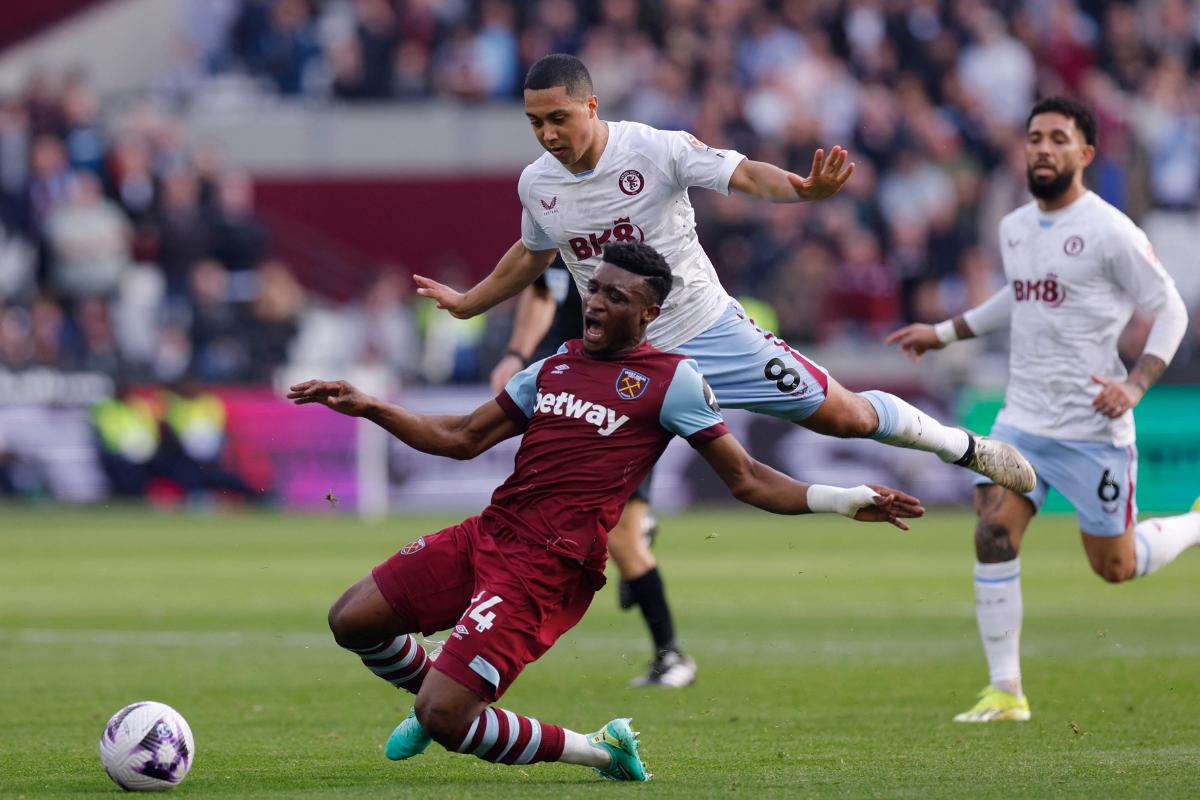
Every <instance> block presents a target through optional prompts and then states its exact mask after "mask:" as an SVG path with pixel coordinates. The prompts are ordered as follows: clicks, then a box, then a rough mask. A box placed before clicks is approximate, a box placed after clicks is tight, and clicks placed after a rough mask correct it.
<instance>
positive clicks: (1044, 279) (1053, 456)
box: [887, 97, 1200, 722]
mask: <svg viewBox="0 0 1200 800" xmlns="http://www.w3.org/2000/svg"><path fill="white" fill-rule="evenodd" d="M1095 144H1096V122H1095V119H1094V118H1093V117H1092V114H1091V112H1090V111H1088V109H1087V108H1086V107H1084V106H1083V105H1081V104H1080V103H1078V102H1077V101H1075V100H1071V99H1069V98H1063V97H1051V98H1046V99H1044V100H1041V101H1039V102H1038V103H1037V104H1036V105H1035V106H1034V107H1033V110H1032V111H1031V112H1030V114H1029V119H1028V123H1027V126H1026V137H1025V161H1026V168H1027V172H1028V180H1029V190H1030V192H1031V193H1032V194H1033V196H1034V198H1035V199H1034V201H1033V202H1030V203H1028V204H1026V205H1024V206H1021V207H1020V208H1018V209H1017V210H1016V211H1013V212H1012V213H1010V214H1009V215H1008V216H1006V217H1005V218H1004V219H1003V220H1002V221H1001V223H1000V250H1001V253H1002V254H1003V260H1004V274H1005V277H1006V278H1007V279H1008V284H1007V285H1006V286H1005V287H1004V288H1003V289H1001V290H1000V291H999V292H997V293H996V294H995V295H994V296H992V297H991V298H989V299H988V300H987V301H986V302H984V303H983V304H982V305H979V306H977V307H975V308H972V309H971V310H969V311H967V312H966V313H964V314H960V315H958V316H956V317H954V318H953V319H951V320H946V321H945V322H941V323H938V324H937V325H936V326H934V325H920V324H918V325H909V326H907V327H905V328H901V329H900V330H898V331H896V332H895V333H893V334H891V336H889V337H888V339H887V342H888V343H889V344H892V343H898V344H899V345H900V347H901V348H902V349H903V350H904V351H905V352H906V353H908V354H909V355H910V356H911V357H913V358H914V359H916V358H920V357H921V355H922V354H923V353H924V352H925V351H926V350H939V349H941V348H943V347H945V346H946V345H947V344H949V343H951V342H953V341H956V340H958V339H966V338H970V337H973V336H982V335H983V334H985V333H987V332H989V331H993V330H997V329H1000V328H1002V327H1004V326H1009V327H1010V329H1011V333H1010V341H1011V352H1010V355H1009V378H1008V389H1007V391H1006V394H1005V398H1004V407H1003V409H1001V411H1000V415H999V417H998V418H997V419H996V424H995V426H994V427H993V428H992V433H991V435H992V436H993V437H994V438H996V439H1000V440H1003V441H1007V442H1010V443H1011V444H1013V445H1015V446H1016V447H1019V448H1020V449H1021V452H1023V453H1024V454H1025V455H1026V456H1028V458H1029V460H1030V461H1031V462H1033V465H1034V467H1035V468H1036V469H1037V475H1038V481H1037V486H1036V488H1034V490H1033V491H1030V492H1026V493H1023V494H1018V493H1017V492H1014V491H1011V490H1010V489H1006V488H1003V487H1001V486H996V485H993V484H992V483H991V482H990V481H987V480H985V479H976V483H977V484H978V485H977V488H976V490H975V510H976V513H977V514H978V517H979V520H978V523H977V525H976V528H975V554H976V564H975V610H976V611H975V613H976V619H977V621H978V624H979V634H980V638H981V639H982V640H983V649H984V653H985V655H986V657H987V663H988V671H989V684H988V686H986V687H985V688H984V690H983V692H982V693H981V695H980V699H979V701H978V702H977V703H976V705H975V706H974V707H973V708H971V709H970V710H968V711H966V712H963V713H962V714H959V715H958V716H956V717H955V720H957V721H959V722H990V721H993V720H1027V719H1029V716H1030V711H1029V702H1028V700H1027V699H1026V698H1025V694H1024V691H1023V690H1022V687H1021V662H1020V636H1021V618H1022V609H1023V603H1022V599H1021V562H1020V559H1019V558H1018V553H1019V551H1020V546H1021V540H1022V538H1023V537H1024V533H1025V529H1026V528H1027V527H1028V525H1029V521H1030V520H1031V519H1032V518H1033V515H1034V514H1035V513H1036V512H1037V510H1038V509H1039V508H1041V506H1042V503H1043V502H1045V500H1046V493H1047V491H1048V490H1049V489H1050V487H1053V488H1055V489H1057V490H1058V491H1059V492H1061V493H1062V494H1063V496H1065V497H1066V498H1067V500H1068V501H1070V503H1071V504H1072V505H1073V506H1074V507H1075V510H1076V511H1077V512H1078V513H1079V528H1080V533H1081V535H1082V538H1083V548H1084V550H1085V552H1086V553H1087V557H1088V561H1089V562H1090V563H1091V566H1092V569H1093V570H1094V571H1095V572H1096V574H1097V575H1099V576H1100V577H1102V578H1103V579H1104V580H1106V581H1109V582H1112V583H1117V582H1121V581H1127V580H1131V579H1133V578H1137V577H1142V576H1145V575H1148V574H1150V573H1151V572H1154V571H1155V570H1157V569H1159V568H1160V567H1162V566H1164V565H1165V564H1168V563H1170V562H1171V561H1172V560H1174V558H1175V557H1176V556H1177V555H1179V554H1180V553H1181V552H1182V551H1183V550H1185V549H1186V548H1188V547H1195V546H1196V545H1197V544H1200V513H1196V512H1200V501H1198V503H1197V505H1196V506H1193V513H1190V514H1183V515H1180V516H1177V517H1167V518H1159V519H1146V520H1142V521H1141V522H1138V521H1137V505H1136V503H1135V502H1134V486H1135V483H1136V477H1137V448H1136V446H1135V444H1134V426H1133V413H1132V409H1133V407H1134V406H1136V405H1137V404H1138V401H1139V400H1141V398H1142V395H1143V394H1145V392H1146V390H1147V389H1149V388H1150V386H1151V385H1152V384H1153V383H1154V382H1155V381H1156V380H1158V377H1159V376H1160V375H1162V372H1163V370H1164V369H1166V366H1167V364H1168V363H1170V361H1171V358H1172V357H1173V356H1174V355H1175V350H1176V348H1178V346H1179V342H1180V340H1181V339H1182V338H1183V334H1184V332H1185V331H1186V330H1187V309H1186V308H1185V307H1184V304H1183V299H1182V298H1181V297H1180V296H1179V292H1178V291H1177V290H1176V289H1175V284H1174V282H1173V281H1172V280H1171V277H1170V276H1169V275H1168V274H1167V273H1166V271H1165V270H1164V269H1163V268H1162V265H1161V264H1159V262H1158V259H1157V258H1156V257H1155V255H1154V251H1153V249H1151V247H1150V242H1149V240H1148V239H1147V238H1146V234H1145V233H1143V232H1142V231H1141V229H1140V228H1138V227H1137V226H1136V225H1135V224H1134V223H1133V222H1132V221H1131V220H1130V219H1129V218H1128V217H1126V216H1125V215H1124V214H1122V213H1121V212H1120V211H1118V210H1117V209H1116V208H1113V207H1112V206H1111V205H1109V204H1108V203H1106V202H1104V201H1103V200H1102V199H1100V197H1098V196H1097V195H1095V194H1094V193H1092V192H1090V191H1088V189H1087V188H1086V187H1085V186H1084V183H1083V170H1084V168H1085V167H1086V166H1087V165H1088V164H1089V163H1091V160H1092V157H1093V156H1094V154H1095ZM1134 308H1140V309H1141V310H1143V311H1144V312H1146V313H1147V314H1152V315H1153V316H1154V324H1153V327H1152V328H1151V329H1150V335H1149V338H1148V339H1147V340H1146V345H1145V347H1144V348H1143V350H1142V354H1141V356H1140V357H1139V358H1138V360H1137V363H1136V364H1134V367H1133V370H1132V372H1129V373H1128V374H1127V373H1126V370H1125V367H1124V365H1123V364H1122V363H1121V359H1120V357H1119V355H1118V353H1117V337H1118V336H1120V334H1121V331H1122V330H1123V329H1124V327H1125V324H1126V323H1127V322H1128V321H1129V318H1130V316H1131V314H1132V313H1133V310H1134Z"/></svg>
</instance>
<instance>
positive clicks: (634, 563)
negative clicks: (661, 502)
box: [608, 498, 696, 688]
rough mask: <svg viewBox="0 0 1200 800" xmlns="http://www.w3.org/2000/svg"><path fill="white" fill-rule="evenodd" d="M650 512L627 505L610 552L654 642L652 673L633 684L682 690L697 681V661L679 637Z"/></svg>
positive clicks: (637, 503) (638, 504)
mask: <svg viewBox="0 0 1200 800" xmlns="http://www.w3.org/2000/svg"><path fill="white" fill-rule="evenodd" d="M649 509H650V504H649V503H647V502H646V501H645V500H640V499H637V498H633V499H631V500H630V501H629V502H628V503H627V504H626V505H625V510H624V512H622V514H621V519H620V521H618V522H617V525H616V527H614V528H613V529H612V530H611V531H609V533H608V552H609V555H611V556H612V559H613V561H614V562H615V563H616V565H617V569H618V571H620V573H621V580H622V581H623V582H625V583H627V584H628V585H629V588H630V594H631V595H632V597H633V601H634V603H635V604H636V605H637V606H638V607H639V608H641V611H642V617H643V618H644V619H645V621H646V627H647V628H649V630H650V638H651V639H652V640H653V642H654V653H655V656H654V661H653V662H652V663H651V664H650V669H649V671H648V672H647V673H646V674H645V675H642V676H639V677H637V678H635V679H634V680H633V681H632V683H631V685H633V686H665V687H673V688H679V687H683V686H688V685H690V684H691V683H693V682H694V681H695V680H696V662H695V661H693V660H692V659H691V658H690V657H689V656H687V655H685V654H684V652H683V650H682V649H681V648H680V646H679V642H678V640H677V639H676V638H675V624H674V621H673V620H672V619H671V608H670V606H669V605H668V603H667V595H666V589H665V587H664V586H663V582H662V577H661V576H660V575H659V573H658V562H657V560H656V559H655V558H654V553H652V552H651V551H650V547H649V543H648V542H647V540H646V536H645V534H644V524H645V518H646V515H647V514H648V513H649Z"/></svg>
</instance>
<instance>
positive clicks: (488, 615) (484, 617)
mask: <svg viewBox="0 0 1200 800" xmlns="http://www.w3.org/2000/svg"><path fill="white" fill-rule="evenodd" d="M487 594H488V592H487V591H486V590H484V591H482V592H480V593H479V594H477V595H475V596H474V597H472V598H471V605H469V606H467V613H466V614H464V615H463V616H465V617H466V618H468V619H470V620H471V621H473V622H474V623H475V630H476V631H477V632H479V633H483V632H484V631H486V630H487V629H488V628H490V627H492V620H494V619H495V618H496V612H495V611H488V609H490V608H494V607H496V606H498V605H500V604H501V603H503V602H504V598H503V597H501V596H500V595H498V594H493V595H492V596H491V597H487V598H486V599H485V595H487Z"/></svg>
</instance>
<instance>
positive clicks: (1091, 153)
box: [1079, 144, 1096, 168]
mask: <svg viewBox="0 0 1200 800" xmlns="http://www.w3.org/2000/svg"><path fill="white" fill-rule="evenodd" d="M1095 157H1096V145H1094V144H1085V145H1084V146H1083V155H1082V157H1081V158H1080V159H1079V166H1080V167H1081V168H1082V167H1086V166H1088V165H1089V164H1091V163H1092V160H1093V159H1094V158H1095Z"/></svg>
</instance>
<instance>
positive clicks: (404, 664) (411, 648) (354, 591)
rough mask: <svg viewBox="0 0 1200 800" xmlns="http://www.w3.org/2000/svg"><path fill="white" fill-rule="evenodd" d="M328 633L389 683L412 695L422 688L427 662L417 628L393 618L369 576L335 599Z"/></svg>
mask: <svg viewBox="0 0 1200 800" xmlns="http://www.w3.org/2000/svg"><path fill="white" fill-rule="evenodd" d="M329 629H330V630H331V631H332V632H333V638H334V640H335V641H336V642H337V643H338V644H339V645H341V646H342V647H344V648H346V649H347V650H349V651H351V652H353V653H354V654H355V655H356V656H358V657H359V658H360V659H361V660H362V662H363V666H365V667H366V668H367V669H369V670H371V672H373V673H375V674H376V675H378V676H379V677H381V678H383V679H384V680H385V681H387V682H388V683H390V684H392V685H393V686H395V687H397V688H400V689H404V690H406V691H409V692H412V693H413V694H416V693H417V691H418V690H419V689H420V688H421V682H422V681H423V680H424V679H425V676H426V675H427V674H428V672H429V658H428V656H427V655H426V654H425V648H424V647H422V646H421V644H420V642H418V641H417V639H416V637H415V636H414V635H413V634H414V633H416V631H417V626H416V625H414V624H413V623H411V622H409V621H407V620H404V619H401V618H400V616H399V615H397V614H396V612H395V611H394V610H393V609H392V607H391V605H389V604H388V602H387V600H386V599H384V597H383V595H382V594H380V592H379V587H378V586H377V585H376V584H375V579H374V578H373V577H372V576H370V575H367V576H365V577H364V578H362V579H361V580H359V581H358V582H356V583H355V584H354V585H353V586H351V587H350V588H349V589H347V590H346V591H345V592H344V593H343V594H342V596H341V597H339V598H338V599H337V601H336V602H335V603H334V604H333V606H332V607H331V608H330V609H329Z"/></svg>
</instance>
